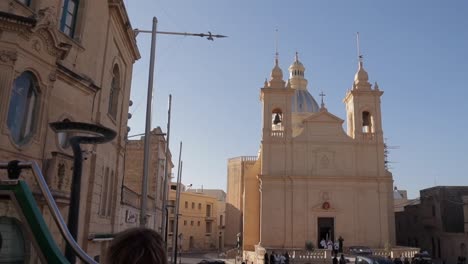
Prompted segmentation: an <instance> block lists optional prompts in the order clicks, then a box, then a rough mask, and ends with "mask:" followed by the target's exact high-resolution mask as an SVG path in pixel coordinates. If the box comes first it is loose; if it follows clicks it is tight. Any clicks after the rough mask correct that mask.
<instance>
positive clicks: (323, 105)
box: [319, 91, 326, 108]
mask: <svg viewBox="0 0 468 264" xmlns="http://www.w3.org/2000/svg"><path fill="white" fill-rule="evenodd" d="M319 96H320V97H322V103H321V104H320V107H321V108H325V103H324V102H323V97H325V96H326V95H325V94H324V93H323V91H321V92H320V94H319Z"/></svg>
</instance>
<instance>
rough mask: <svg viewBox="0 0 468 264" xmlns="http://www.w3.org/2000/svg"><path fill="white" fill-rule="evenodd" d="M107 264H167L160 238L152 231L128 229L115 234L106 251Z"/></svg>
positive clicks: (141, 228) (140, 228) (138, 228)
mask: <svg viewBox="0 0 468 264" xmlns="http://www.w3.org/2000/svg"><path fill="white" fill-rule="evenodd" d="M106 260H107V261H106V263H109V264H120V263H121V264H145V263H155V264H167V257H166V250H165V248H164V242H163V240H162V238H161V236H160V235H159V234H158V233H156V232H155V231H154V230H152V229H148V228H143V227H137V228H130V229H127V230H125V231H123V232H120V233H119V234H117V236H116V237H115V238H114V240H112V243H111V245H110V247H109V249H108V251H107V258H106Z"/></svg>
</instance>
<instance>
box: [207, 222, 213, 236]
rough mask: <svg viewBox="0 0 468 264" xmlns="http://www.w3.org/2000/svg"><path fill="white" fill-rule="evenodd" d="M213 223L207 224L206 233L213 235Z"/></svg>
mask: <svg viewBox="0 0 468 264" xmlns="http://www.w3.org/2000/svg"><path fill="white" fill-rule="evenodd" d="M211 231H212V230H211V222H206V233H207V234H211Z"/></svg>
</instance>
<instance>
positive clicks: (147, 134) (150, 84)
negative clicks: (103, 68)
mask: <svg viewBox="0 0 468 264" xmlns="http://www.w3.org/2000/svg"><path fill="white" fill-rule="evenodd" d="M157 25H158V19H157V18H156V17H153V30H152V32H151V34H152V35H151V54H150V67H149V76H148V94H147V98H146V127H145V148H144V158H143V181H142V183H141V205H140V206H141V213H140V226H141V227H144V226H145V225H146V202H147V191H148V190H147V185H148V174H149V172H148V171H149V150H150V141H151V138H150V132H151V131H150V130H151V108H152V100H153V77H154V60H155V55H156V54H155V53H156V27H157Z"/></svg>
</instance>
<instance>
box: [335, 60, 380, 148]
mask: <svg viewBox="0 0 468 264" xmlns="http://www.w3.org/2000/svg"><path fill="white" fill-rule="evenodd" d="M382 94H383V91H380V90H379V86H378V85H377V83H375V85H374V87H373V88H372V85H371V84H370V83H369V75H368V74H367V72H366V70H364V66H363V62H362V56H360V59H359V65H358V71H357V73H356V75H355V76H354V82H353V87H352V89H351V90H349V91H348V92H347V94H346V96H345V99H344V102H345V104H346V115H347V134H348V136H350V137H352V138H354V139H358V140H373V141H374V140H375V141H377V142H383V131H382V118H381V117H382V115H381V111H380V97H381V96H382Z"/></svg>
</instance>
